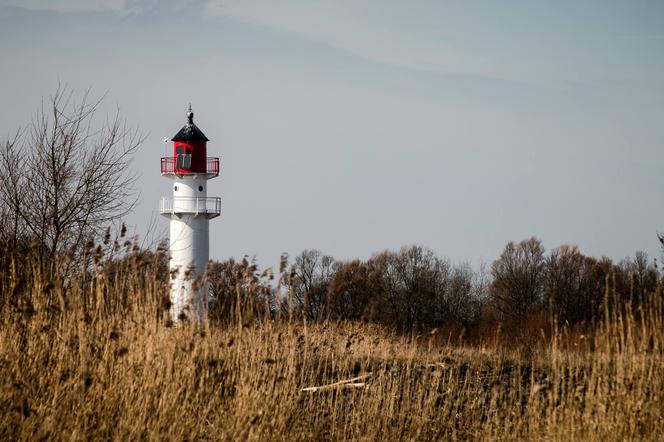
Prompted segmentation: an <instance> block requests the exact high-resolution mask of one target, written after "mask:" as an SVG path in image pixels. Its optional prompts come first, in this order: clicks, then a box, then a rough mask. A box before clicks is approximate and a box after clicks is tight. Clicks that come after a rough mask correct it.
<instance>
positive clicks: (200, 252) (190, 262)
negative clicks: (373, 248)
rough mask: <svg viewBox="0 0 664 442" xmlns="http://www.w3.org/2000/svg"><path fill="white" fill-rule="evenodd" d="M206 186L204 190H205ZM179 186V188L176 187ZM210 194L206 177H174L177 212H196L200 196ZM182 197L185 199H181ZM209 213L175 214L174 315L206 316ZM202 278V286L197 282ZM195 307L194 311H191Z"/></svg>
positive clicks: (172, 238) (172, 227)
mask: <svg viewBox="0 0 664 442" xmlns="http://www.w3.org/2000/svg"><path fill="white" fill-rule="evenodd" d="M201 188H202V190H201ZM176 189H177V190H176ZM206 196H207V180H206V179H205V178H204V177H202V176H182V177H177V176H176V177H174V179H173V197H174V201H173V205H174V206H173V207H174V211H175V212H178V211H184V212H195V209H196V197H199V198H205V197H206ZM179 198H182V199H179ZM209 222H210V221H209V219H208V218H207V216H205V215H199V216H196V215H192V214H183V215H180V216H178V215H176V214H174V215H172V216H171V223H170V224H171V225H170V254H171V260H170V265H169V267H170V271H171V273H170V274H171V318H172V319H173V320H174V321H177V320H178V318H179V317H180V315H181V314H182V313H185V314H186V315H187V316H188V317H190V318H196V317H197V318H198V319H199V320H200V319H202V318H204V317H205V312H206V308H207V290H206V287H205V286H204V285H203V284H202V283H203V281H202V279H203V277H204V276H205V268H206V266H207V262H208V259H209V255H210V252H209V248H210V241H209V239H210V238H209V237H210V230H209ZM197 278H200V284H201V285H200V287H199V288H198V289H197V290H193V284H194V282H195V281H196V279H197ZM190 309H191V310H190Z"/></svg>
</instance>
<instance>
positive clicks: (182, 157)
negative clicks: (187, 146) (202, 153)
mask: <svg viewBox="0 0 664 442" xmlns="http://www.w3.org/2000/svg"><path fill="white" fill-rule="evenodd" d="M176 167H177V168H178V169H190V168H191V154H178V156H177V159H176Z"/></svg>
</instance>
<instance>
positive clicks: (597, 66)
mask: <svg viewBox="0 0 664 442" xmlns="http://www.w3.org/2000/svg"><path fill="white" fill-rule="evenodd" d="M0 55H1V56H0V78H1V79H2V83H1V86H0V102H2V103H3V105H2V106H0V134H1V135H2V136H3V137H4V136H5V135H6V134H9V133H11V132H13V131H14V130H15V129H16V127H18V126H19V125H21V124H24V123H25V122H26V121H28V120H29V118H30V115H31V114H32V113H33V112H34V111H35V110H36V108H37V107H38V106H39V103H40V97H41V96H43V95H48V94H50V93H52V92H53V91H54V89H55V88H56V86H57V84H58V81H60V82H63V83H66V84H68V85H69V86H71V87H72V88H75V89H77V90H79V91H82V90H84V89H86V88H88V87H92V88H93V91H95V92H97V93H98V94H101V93H103V92H104V91H106V90H108V91H109V94H108V98H107V100H106V104H107V105H108V106H109V108H113V107H114V106H116V105H117V106H119V107H120V110H121V113H122V114H123V115H124V116H125V117H126V118H127V119H128V120H129V121H130V122H131V123H132V124H137V125H139V126H140V128H141V129H142V130H143V131H144V132H147V133H148V138H147V141H146V142H145V144H144V145H143V147H142V150H141V152H140V153H139V155H138V157H137V159H136V169H137V170H138V171H139V172H140V173H141V178H140V186H141V191H142V201H141V204H140V206H139V207H138V208H137V210H136V212H135V213H134V214H132V215H131V216H130V217H128V222H129V224H131V225H133V226H136V229H137V232H138V233H143V232H144V229H145V228H146V227H147V224H148V221H147V220H148V219H149V218H150V217H151V216H154V214H155V213H156V211H157V209H158V200H159V196H160V195H167V194H168V193H169V190H170V187H169V183H168V181H167V180H165V179H163V178H161V177H160V175H159V157H160V156H161V155H162V154H163V152H164V146H163V144H162V142H161V140H162V138H163V137H166V136H169V137H170V136H172V135H174V134H175V132H177V131H178V129H179V128H180V127H181V126H182V125H183V123H184V113H185V110H186V106H187V104H188V103H189V102H191V103H192V105H193V107H194V112H195V114H196V122H197V124H198V125H199V127H200V128H201V129H202V130H203V131H204V132H205V134H206V135H207V136H208V137H209V138H210V139H211V140H212V141H211V143H210V144H209V151H210V153H211V154H217V155H219V156H220V157H221V158H222V175H221V177H220V178H218V179H216V180H214V181H213V182H211V184H210V190H209V194H210V195H220V196H222V198H223V214H222V217H221V218H220V219H216V220H214V221H212V222H211V256H212V257H213V258H216V259H223V258H226V257H229V256H236V257H237V256H242V255H244V254H249V255H254V254H255V255H257V256H258V259H259V262H260V263H261V264H263V265H271V264H274V263H275V262H276V261H277V258H278V256H279V254H280V253H281V252H289V253H291V255H292V254H297V253H299V252H300V251H301V250H302V249H304V248H319V249H321V250H323V251H324V252H326V253H329V254H332V255H333V256H335V257H338V258H354V257H362V258H366V257H368V256H370V255H371V254H372V253H373V252H377V251H380V250H383V249H385V248H396V247H399V246H401V245H406V244H413V243H417V244H422V245H425V246H428V247H431V248H433V249H434V250H436V251H437V252H438V253H440V254H441V255H443V256H448V257H449V258H451V259H453V260H455V261H459V260H471V261H473V262H475V263H477V262H479V261H481V260H486V261H490V260H492V259H494V258H495V257H496V256H497V255H498V254H499V253H500V251H501V249H502V247H503V246H504V244H505V243H506V242H507V241H509V240H520V239H523V238H526V237H529V236H531V235H535V236H538V237H539V238H541V239H542V240H543V242H544V244H545V246H546V247H547V248H552V247H555V246H557V245H560V244H563V243H572V244H578V245H579V246H580V247H581V249H582V251H584V252H585V253H588V254H592V255H607V256H610V257H612V258H614V259H620V258H622V257H624V256H626V255H631V254H632V253H633V252H634V251H636V250H645V251H647V252H648V253H649V254H650V255H651V256H659V248H658V243H657V239H656V233H657V231H664V199H663V198H662V195H663V193H664V189H663V187H662V182H663V181H664V173H663V172H664V149H663V147H664V146H663V144H664V2H662V1H660V0H658V1H621V2H617V1H578V0H577V1H555V2H549V1H546V2H545V1H531V0H528V1H526V0H524V1H500V2H499V1H485V2H471V1H458V2H446V1H412V2H410V1H409V2H404V1H347V0H340V1H339V0H338V1H329V2H317V1H304V0H302V1H298V0H288V1H281V2H277V1H260V0H244V1H241V0H209V1H205V0H197V1H196V0H195V1H189V2H176V1H159V0H127V1H124V0H52V1H39V0H0ZM166 226H167V221H166V220H165V219H160V220H159V227H160V228H161V229H162V231H163V232H166Z"/></svg>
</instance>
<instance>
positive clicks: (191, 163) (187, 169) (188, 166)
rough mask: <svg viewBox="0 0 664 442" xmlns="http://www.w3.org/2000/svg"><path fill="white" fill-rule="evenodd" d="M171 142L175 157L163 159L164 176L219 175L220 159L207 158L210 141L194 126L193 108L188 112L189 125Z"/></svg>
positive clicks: (162, 169) (162, 170)
mask: <svg viewBox="0 0 664 442" xmlns="http://www.w3.org/2000/svg"><path fill="white" fill-rule="evenodd" d="M171 140H172V141H173V157H172V158H169V157H166V158H162V163H161V173H162V174H163V175H170V174H175V175H188V174H198V173H202V174H206V175H213V176H216V175H218V174H219V158H208V157H207V142H208V141H210V140H209V139H208V138H207V137H206V136H205V134H204V133H203V132H202V131H201V130H200V129H199V128H198V126H196V125H195V124H194V113H193V112H192V111H191V106H189V111H188V112H187V124H185V125H184V127H183V128H182V129H180V131H179V132H178V133H177V134H175V136H174V137H173V138H172V139H171Z"/></svg>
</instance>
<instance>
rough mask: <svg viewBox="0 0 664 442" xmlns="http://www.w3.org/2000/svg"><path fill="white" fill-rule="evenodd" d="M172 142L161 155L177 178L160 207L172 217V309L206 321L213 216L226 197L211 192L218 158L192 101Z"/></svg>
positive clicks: (178, 315) (166, 170)
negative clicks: (199, 124) (170, 148)
mask: <svg viewBox="0 0 664 442" xmlns="http://www.w3.org/2000/svg"><path fill="white" fill-rule="evenodd" d="M171 141H172V142H173V155H172V156H167V157H163V158H162V159H161V175H162V176H164V177H167V178H169V179H170V180H171V181H172V183H173V184H172V191H173V196H169V197H162V198H161V202H160V207H159V212H160V214H161V215H163V216H165V217H166V218H168V219H169V220H170V244H169V253H170V262H169V268H170V290H171V294H170V297H171V299H170V300H171V310H170V313H171V319H172V320H173V321H175V322H179V321H181V320H183V319H191V320H196V321H201V320H203V319H204V318H205V314H206V311H207V301H208V290H207V286H206V284H205V282H204V277H205V269H206V266H207V263H208V259H209V255H210V219H212V218H216V217H218V216H219V215H220V214H221V198H219V197H208V196H207V190H208V189H207V185H208V180H210V179H212V178H215V177H217V176H219V158H216V157H208V156H207V142H208V141H210V140H208V138H207V137H206V136H205V135H204V134H203V132H202V131H201V130H200V129H199V128H198V127H197V126H196V125H195V124H194V113H193V112H192V111H191V105H190V106H189V111H188V112H187V123H186V124H185V125H184V127H183V128H182V129H180V131H179V132H178V133H177V134H175V136H174V137H173V138H171Z"/></svg>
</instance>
